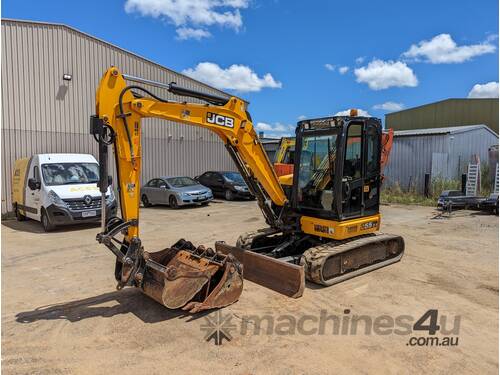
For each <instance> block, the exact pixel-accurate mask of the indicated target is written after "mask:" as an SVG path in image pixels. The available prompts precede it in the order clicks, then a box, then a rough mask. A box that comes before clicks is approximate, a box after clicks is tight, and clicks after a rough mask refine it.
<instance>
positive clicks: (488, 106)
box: [385, 99, 498, 134]
mask: <svg viewBox="0 0 500 375" xmlns="http://www.w3.org/2000/svg"><path fill="white" fill-rule="evenodd" d="M479 124H485V125H487V126H489V128H490V129H491V130H493V131H494V132H496V133H497V134H498V99H447V100H442V101H440V102H436V103H430V104H426V105H422V106H419V107H415V108H408V109H405V110H402V111H399V112H394V113H388V114H386V115H385V127H386V128H387V129H389V128H393V129H394V130H410V129H429V128H441V127H445V126H461V125H479Z"/></svg>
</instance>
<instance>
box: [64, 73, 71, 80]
mask: <svg viewBox="0 0 500 375" xmlns="http://www.w3.org/2000/svg"><path fill="white" fill-rule="evenodd" d="M71 78H73V76H72V75H71V74H63V80H65V81H71Z"/></svg>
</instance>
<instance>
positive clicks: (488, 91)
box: [467, 81, 499, 98]
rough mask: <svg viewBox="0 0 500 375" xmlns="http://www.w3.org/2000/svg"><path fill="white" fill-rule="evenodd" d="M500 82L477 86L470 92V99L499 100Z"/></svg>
mask: <svg viewBox="0 0 500 375" xmlns="http://www.w3.org/2000/svg"><path fill="white" fill-rule="evenodd" d="M498 89H499V87H498V82H494V81H492V82H488V83H485V84H479V83H478V84H476V85H474V87H473V88H472V90H470V92H469V95H468V96H467V97H468V98H498Z"/></svg>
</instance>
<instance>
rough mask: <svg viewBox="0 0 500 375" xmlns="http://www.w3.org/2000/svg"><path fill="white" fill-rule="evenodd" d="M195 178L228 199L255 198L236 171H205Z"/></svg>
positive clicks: (215, 193)
mask: <svg viewBox="0 0 500 375" xmlns="http://www.w3.org/2000/svg"><path fill="white" fill-rule="evenodd" d="M195 179H196V180H198V181H199V182H200V183H201V184H202V185H204V186H207V187H209V188H210V189H212V192H213V193H214V195H219V196H222V197H224V198H225V199H226V200H228V201H231V200H233V199H235V198H245V199H254V198H255V197H254V196H253V194H252V193H251V192H250V190H249V189H248V186H247V184H246V183H245V181H244V180H243V177H242V176H241V174H239V173H238V172H218V171H207V172H205V173H203V174H202V175H200V176H197V177H195Z"/></svg>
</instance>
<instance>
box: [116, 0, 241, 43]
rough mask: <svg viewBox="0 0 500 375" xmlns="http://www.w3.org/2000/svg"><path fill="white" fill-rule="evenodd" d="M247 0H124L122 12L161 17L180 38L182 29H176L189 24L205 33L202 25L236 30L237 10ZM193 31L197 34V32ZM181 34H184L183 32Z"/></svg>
mask: <svg viewBox="0 0 500 375" xmlns="http://www.w3.org/2000/svg"><path fill="white" fill-rule="evenodd" d="M249 2H250V0H127V2H126V3H125V11H126V12H127V13H135V12H137V13H139V14H140V15H142V16H149V17H153V18H160V19H165V20H167V21H169V22H171V23H172V24H174V25H175V26H176V27H177V28H178V29H177V34H178V36H179V39H182V38H181V35H182V33H183V32H182V31H179V29H182V28H186V27H189V26H195V28H192V27H191V28H190V29H191V30H195V29H197V30H202V31H204V32H206V33H208V31H207V30H204V29H202V27H205V28H206V27H209V26H221V27H228V28H231V29H234V30H239V29H240V28H241V26H242V25H243V20H242V18H241V14H240V9H245V8H247V7H248V5H249ZM191 34H193V33H192V32H191ZM195 34H196V35H198V37H200V35H201V31H197V32H196V33H195ZM184 35H187V34H186V32H184ZM205 36H206V35H204V36H202V37H205ZM185 39H187V38H185Z"/></svg>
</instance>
